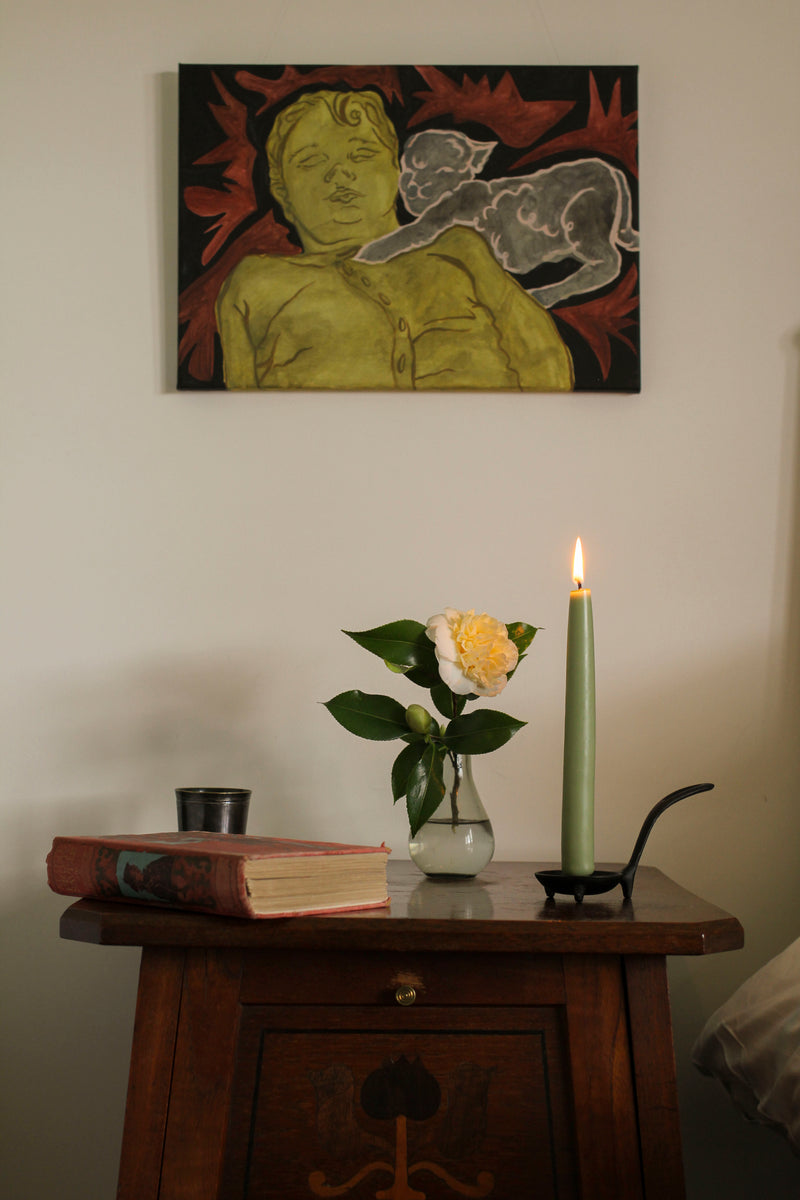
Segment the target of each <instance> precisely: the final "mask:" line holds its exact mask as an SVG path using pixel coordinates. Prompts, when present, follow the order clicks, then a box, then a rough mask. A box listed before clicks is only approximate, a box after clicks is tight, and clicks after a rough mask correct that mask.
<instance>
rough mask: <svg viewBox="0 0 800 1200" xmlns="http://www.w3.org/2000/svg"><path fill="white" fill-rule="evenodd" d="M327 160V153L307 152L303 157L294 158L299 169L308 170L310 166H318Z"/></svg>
mask: <svg viewBox="0 0 800 1200" xmlns="http://www.w3.org/2000/svg"><path fill="white" fill-rule="evenodd" d="M327 161H328V156H327V154H321V153H320V154H309V155H307V156H306V157H304V158H298V159H295V164H294V165H295V166H296V167H299V168H300V170H301V171H308V170H309V169H310V168H311V167H319V166H322V165H323V164H324V163H326V162H327Z"/></svg>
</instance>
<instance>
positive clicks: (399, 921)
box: [61, 861, 744, 955]
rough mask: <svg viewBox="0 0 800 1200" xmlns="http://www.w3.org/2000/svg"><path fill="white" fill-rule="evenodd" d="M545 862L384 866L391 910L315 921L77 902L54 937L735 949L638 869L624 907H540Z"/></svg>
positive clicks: (644, 950) (553, 949) (613, 898)
mask: <svg viewBox="0 0 800 1200" xmlns="http://www.w3.org/2000/svg"><path fill="white" fill-rule="evenodd" d="M555 865H557V864H553V863H508V862H495V863H491V864H490V865H489V866H488V867H487V868H486V869H485V870H484V871H482V872H481V874H480V876H479V877H478V878H477V879H470V880H463V881H456V880H436V879H427V878H425V877H424V876H423V875H421V874H420V872H419V871H418V870H417V868H416V867H415V866H414V865H413V864H412V863H410V862H405V861H398V862H390V863H389V895H390V898H391V904H390V905H389V907H387V908H380V909H365V910H362V911H359V912H350V913H338V914H335V913H332V914H328V915H325V916H302V917H282V918H270V919H266V920H241V919H238V918H231V917H215V916H204V915H202V914H199V913H188V912H181V911H179V910H177V909H163V908H155V907H153V906H146V905H135V904H126V903H115V902H113V901H99V900H79V901H78V902H77V903H75V904H73V905H71V906H70V908H68V909H67V911H66V912H65V913H64V915H63V916H62V918H61V936H62V937H64V938H68V939H70V940H73V941H80V942H91V943H95V944H99V945H118V946H152V945H161V946H236V947H243V948H252V949H267V948H272V949H287V948H296V949H327V950H334V949H352V950H359V949H360V950H412V949H414V950H426V949H430V950H436V951H443V950H447V951H460V950H464V951H476V952H477V951H482V952H486V951H489V952H492V951H496V952H507V953H513V952H528V953H558V954H569V953H574V954H661V955H663V954H713V953H716V952H718V951H723V950H736V949H739V948H740V947H741V946H742V945H743V942H744V934H743V932H742V927H741V925H740V924H739V922H738V921H737V920H736V918H735V917H733V916H731V915H730V914H729V913H727V912H725V911H724V910H723V909H720V908H717V907H716V906H715V905H713V904H710V903H708V902H707V901H705V900H702V899H701V898H700V897H698V896H695V895H693V894H692V893H691V892H688V891H686V890H685V889H684V888H682V887H680V886H679V885H678V884H677V883H674V882H673V881H672V880H671V879H668V878H667V876H666V875H664V874H662V872H661V871H658V870H657V869H656V868H655V867H640V868H639V870H638V872H637V875H636V882H635V886H634V889H633V896H632V899H631V900H630V901H625V900H624V899H623V897H622V891H621V889H620V888H616V889H615V890H614V891H613V892H609V893H606V894H605V895H601V896H587V897H586V899H585V900H584V901H583V903H582V904H576V903H575V901H574V900H572V899H571V898H564V897H559V898H557V899H556V900H554V901H548V900H547V899H546V897H545V894H544V890H543V888H542V886H541V884H540V883H539V882H538V880H537V879H536V878H535V877H534V872H535V871H537V870H540V869H543V868H547V867H552V866H555ZM606 865H607V864H599V866H601V867H606ZM610 869H614V868H613V866H612V867H611V868H610Z"/></svg>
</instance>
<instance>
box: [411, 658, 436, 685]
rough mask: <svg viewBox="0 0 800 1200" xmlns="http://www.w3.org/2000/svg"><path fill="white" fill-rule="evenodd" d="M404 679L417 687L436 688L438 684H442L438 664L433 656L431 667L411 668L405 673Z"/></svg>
mask: <svg viewBox="0 0 800 1200" xmlns="http://www.w3.org/2000/svg"><path fill="white" fill-rule="evenodd" d="M406 679H410V680H411V682H412V683H416V684H417V686H418V687H422V688H433V687H436V685H437V684H438V683H441V682H442V677H441V675H440V674H439V664H438V663H437V662H436V659H435V656H434V662H433V666H428V667H412V668H411V670H410V671H406Z"/></svg>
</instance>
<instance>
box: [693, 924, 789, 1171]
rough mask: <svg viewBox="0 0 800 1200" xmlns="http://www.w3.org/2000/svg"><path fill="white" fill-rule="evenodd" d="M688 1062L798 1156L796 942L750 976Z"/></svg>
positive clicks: (708, 1027) (707, 1027) (720, 1011)
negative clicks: (782, 1137) (778, 1133)
mask: <svg viewBox="0 0 800 1200" xmlns="http://www.w3.org/2000/svg"><path fill="white" fill-rule="evenodd" d="M692 1061H693V1062H694V1064H695V1066H696V1067H698V1068H699V1070H701V1071H702V1072H703V1073H704V1074H706V1075H712V1076H714V1077H715V1078H716V1079H718V1080H719V1081H720V1082H721V1083H722V1084H724V1085H725V1087H726V1088H727V1089H728V1091H729V1092H730V1095H731V1098H732V1100H733V1102H734V1104H735V1105H736V1106H737V1107H738V1108H739V1109H740V1110H741V1112H743V1113H744V1115H745V1116H746V1117H748V1118H749V1119H750V1120H752V1121H758V1122H759V1123H760V1124H762V1125H770V1126H772V1127H773V1128H774V1129H779V1130H780V1131H781V1132H782V1133H785V1134H786V1136H787V1137H788V1139H789V1142H790V1143H791V1146H792V1149H793V1150H794V1152H795V1153H796V1154H798V1155H800V938H798V940H797V941H796V942H792V944H791V945H790V946H787V948H786V949H785V950H783V951H782V952H781V953H780V954H778V955H777V956H776V957H775V958H773V959H771V961H770V962H768V963H767V964H766V966H764V967H762V968H761V970H760V971H757V972H756V973H755V975H751V976H750V978H749V979H748V980H746V981H745V982H744V983H743V984H742V986H741V987H740V988H739V989H738V991H736V992H734V994H733V995H732V996H731V998H730V999H729V1000H727V1001H726V1002H725V1004H723V1005H722V1007H721V1008H720V1009H718V1010H717V1011H716V1012H715V1013H714V1015H713V1016H712V1017H711V1018H710V1019H709V1020H708V1021H707V1023H706V1025H705V1028H704V1029H703V1032H702V1033H701V1034H700V1036H699V1038H698V1039H697V1041H696V1042H695V1044H694V1048H693V1050H692Z"/></svg>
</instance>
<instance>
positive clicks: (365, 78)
mask: <svg viewBox="0 0 800 1200" xmlns="http://www.w3.org/2000/svg"><path fill="white" fill-rule="evenodd" d="M236 82H237V83H238V84H239V86H240V87H243V88H246V89H247V91H249V92H257V93H259V94H260V95H262V96H263V97H264V103H263V104H262V105H261V108H259V110H258V113H257V114H256V115H257V116H261V114H262V113H265V112H266V111H267V109H268V108H271V107H272V105H273V104H277V103H278V102H279V101H280V100H283V99H285V98H286V96H291V94H292V92H296V91H297V90H298V89H299V88H301V87H308V85H309V84H311V83H346V84H347V85H348V87H352V88H362V87H370V86H372V87H377V88H380V90H381V91H382V92H383V94H384V96H385V97H386V99H387V100H400V101H402V99H403V95H402V92H401V90H400V81H399V79H398V77H397V71H396V70H395V68H394V67H317V68H316V69H315V70H313V71H298V70H297V68H296V67H285V68H284V71H283V74H282V75H281V76H280V77H279V78H278V79H264V78H263V76H261V75H253V73H252V72H251V71H237V72H236Z"/></svg>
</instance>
